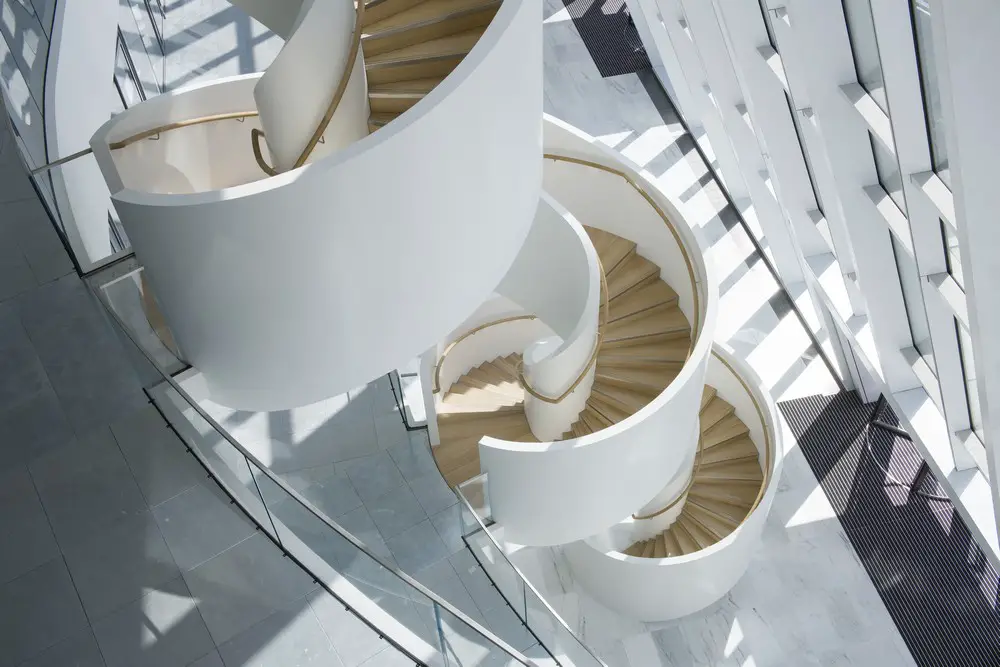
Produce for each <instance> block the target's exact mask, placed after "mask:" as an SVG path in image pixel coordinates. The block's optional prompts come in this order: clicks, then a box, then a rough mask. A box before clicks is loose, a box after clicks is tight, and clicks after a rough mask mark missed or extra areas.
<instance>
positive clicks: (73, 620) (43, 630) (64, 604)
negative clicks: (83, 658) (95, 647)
mask: <svg viewBox="0 0 1000 667" xmlns="http://www.w3.org/2000/svg"><path fill="white" fill-rule="evenodd" d="M86 625H87V616H86V615H85V614H84V613H83V607H81V606H80V600H79V598H78V597H77V595H76V589H74V588H73V582H72V580H71V579H70V576H69V572H67V570H66V565H65V563H63V560H62V558H59V557H57V558H53V559H52V560H50V561H48V562H47V563H45V564H44V565H41V566H40V567H37V568H35V569H34V570H32V571H31V572H28V573H27V574H25V575H22V576H21V577H19V578H17V579H15V580H14V581H10V582H7V583H6V584H4V585H3V586H0V660H5V661H6V662H7V663H9V664H18V663H20V662H22V661H24V660H27V659H28V658H33V657H35V656H36V655H38V654H39V653H41V652H42V651H44V650H46V649H48V648H49V647H50V646H52V645H54V644H55V643H56V642H59V641H62V640H63V639H66V638H67V637H69V636H70V635H72V634H74V633H76V632H78V631H80V630H82V629H83V628H85V627H86Z"/></svg>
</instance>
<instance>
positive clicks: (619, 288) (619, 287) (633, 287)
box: [608, 262, 660, 308]
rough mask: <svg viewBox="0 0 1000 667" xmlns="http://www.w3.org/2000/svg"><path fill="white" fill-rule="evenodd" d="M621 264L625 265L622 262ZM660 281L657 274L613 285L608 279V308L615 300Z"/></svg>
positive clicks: (645, 275)
mask: <svg viewBox="0 0 1000 667" xmlns="http://www.w3.org/2000/svg"><path fill="white" fill-rule="evenodd" d="M622 264H625V262H623V263H622ZM659 279H660V276H659V273H648V274H644V275H643V276H642V277H641V278H638V279H632V280H628V281H626V282H619V283H616V284H614V285H612V284H611V282H610V278H609V279H608V307H609V308H610V307H611V304H612V303H614V301H615V299H620V298H624V297H626V296H628V295H630V294H633V293H634V292H637V291H639V290H641V289H642V288H643V287H645V286H647V285H652V284H653V283H654V282H656V281H657V280H659Z"/></svg>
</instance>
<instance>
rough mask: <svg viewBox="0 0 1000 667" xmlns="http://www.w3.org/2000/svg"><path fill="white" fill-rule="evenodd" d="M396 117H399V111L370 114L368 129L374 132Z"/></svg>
mask: <svg viewBox="0 0 1000 667" xmlns="http://www.w3.org/2000/svg"><path fill="white" fill-rule="evenodd" d="M395 118H399V114H398V113H389V112H380V113H373V114H371V115H370V116H368V131H369V132H374V131H375V130H377V129H378V128H380V127H385V126H386V125H388V124H389V123H390V122H391V121H392V120H393V119H395Z"/></svg>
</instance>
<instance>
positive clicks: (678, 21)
mask: <svg viewBox="0 0 1000 667" xmlns="http://www.w3.org/2000/svg"><path fill="white" fill-rule="evenodd" d="M657 2H658V5H659V8H660V17H661V18H662V20H663V27H664V28H665V29H666V32H667V36H668V38H669V41H670V43H671V44H672V45H673V51H674V54H675V55H676V58H677V61H678V62H680V63H681V67H680V71H679V72H677V74H678V75H679V76H681V77H682V79H681V81H683V82H684V83H683V84H680V85H683V86H684V87H686V88H687V90H689V91H690V92H691V96H692V98H693V99H692V101H693V102H694V106H695V113H696V114H697V117H698V118H700V119H701V122H702V125H703V126H704V128H705V132H706V134H707V135H708V139H709V141H710V142H711V143H712V150H713V151H714V152H715V157H716V159H717V160H718V161H719V171H720V172H721V173H722V179H723V181H724V182H725V185H726V189H727V190H729V193H730V195H731V196H732V197H733V198H734V199H742V198H745V197H748V196H749V194H750V192H749V190H748V188H747V184H746V181H745V179H744V177H743V171H742V170H741V169H740V163H739V160H737V158H736V154H735V152H734V151H733V146H732V144H731V143H730V139H729V136H728V135H727V133H726V127H725V123H724V122H723V118H722V115H721V111H720V108H719V106H718V103H717V102H716V100H715V99H714V94H713V91H712V87H711V84H710V83H709V81H708V78H707V75H706V72H707V68H706V66H705V65H704V63H703V61H702V56H701V54H700V53H699V49H698V47H697V44H696V41H695V38H694V29H693V28H692V25H691V19H690V18H689V17H688V16H687V13H686V11H685V9H686V8H685V6H684V4H683V3H682V2H681V1H680V0H657ZM699 9H700V8H699V7H698V6H697V3H695V10H696V13H697V12H698V10H699ZM700 22H701V21H700ZM723 53H725V51H723ZM668 55H669V54H664V55H663V59H664V61H666V60H667V59H668ZM723 57H725V56H723ZM671 75H673V72H671Z"/></svg>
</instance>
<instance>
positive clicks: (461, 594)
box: [413, 558, 483, 623]
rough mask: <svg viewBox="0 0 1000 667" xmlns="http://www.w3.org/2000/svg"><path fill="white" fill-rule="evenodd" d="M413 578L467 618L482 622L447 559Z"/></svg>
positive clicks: (470, 598) (477, 610)
mask: <svg viewBox="0 0 1000 667" xmlns="http://www.w3.org/2000/svg"><path fill="white" fill-rule="evenodd" d="M413 577H414V578H415V579H416V580H417V581H419V582H420V583H422V584H423V585H424V586H426V587H427V588H429V589H431V590H432V591H434V592H435V593H436V594H438V595H439V596H441V597H442V598H444V599H445V600H447V601H448V602H450V603H451V604H453V605H454V606H455V607H457V608H458V609H459V611H462V612H463V613H465V614H466V615H468V616H469V617H471V618H473V619H474V620H476V621H479V622H480V623H482V622H483V618H482V614H480V611H479V607H477V606H476V603H475V602H473V600H472V596H470V595H469V592H468V591H467V590H466V589H465V586H464V585H463V584H462V580H461V579H459V577H458V573H457V572H455V568H453V567H452V566H451V563H449V562H448V559H447V558H442V559H441V560H439V561H437V562H436V563H434V564H433V565H431V566H429V567H426V568H424V569H423V570H420V571H419V572H417V573H416V574H414V575H413Z"/></svg>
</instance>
